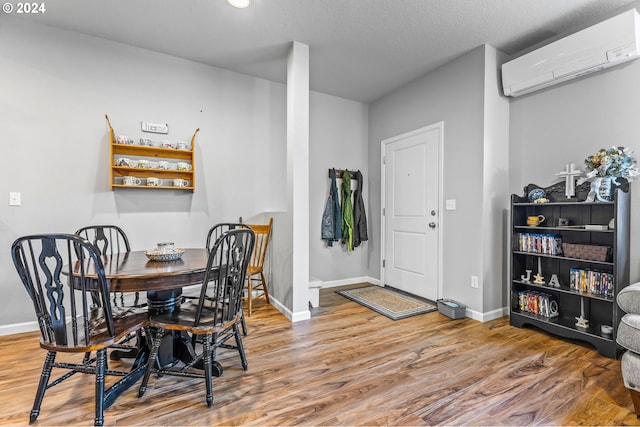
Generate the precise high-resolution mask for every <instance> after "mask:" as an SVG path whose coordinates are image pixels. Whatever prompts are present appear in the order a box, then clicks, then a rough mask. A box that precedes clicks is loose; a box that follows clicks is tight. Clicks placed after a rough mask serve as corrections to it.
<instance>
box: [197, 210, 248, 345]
mask: <svg viewBox="0 0 640 427" xmlns="http://www.w3.org/2000/svg"><path fill="white" fill-rule="evenodd" d="M237 228H248V226H247V225H246V224H242V223H235V222H221V223H219V224H216V225H214V226H213V227H211V228H210V229H209V232H208V233H207V244H206V246H207V250H208V251H209V252H211V249H212V247H213V245H214V244H215V243H216V242H217V241H218V239H219V238H220V237H222V235H223V234H225V233H226V232H228V231H230V230H235V229H237ZM240 323H241V324H242V334H243V335H244V336H245V337H246V336H247V322H245V320H244V310H243V311H242V317H241V319H240Z"/></svg>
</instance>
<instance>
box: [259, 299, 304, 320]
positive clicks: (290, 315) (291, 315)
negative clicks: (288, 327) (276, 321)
mask: <svg viewBox="0 0 640 427" xmlns="http://www.w3.org/2000/svg"><path fill="white" fill-rule="evenodd" d="M269 302H270V303H271V305H272V306H274V307H275V308H276V310H278V311H279V312H280V313H282V314H283V315H284V316H285V317H286V318H287V319H289V320H290V321H291V322H292V323H295V322H301V321H303V320H309V319H311V312H310V311H309V310H303V311H300V312H297V313H294V312H292V311H291V310H289V308H287V307H286V306H285V305H284V304H282V303H281V302H280V301H278V300H277V299H275V298H274V297H273V296H272V295H269Z"/></svg>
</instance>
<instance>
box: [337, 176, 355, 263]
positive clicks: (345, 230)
mask: <svg viewBox="0 0 640 427" xmlns="http://www.w3.org/2000/svg"><path fill="white" fill-rule="evenodd" d="M340 195H341V200H342V244H343V245H347V250H349V251H352V250H353V203H352V202H351V172H349V170H348V169H345V170H344V172H342V184H341V185H340Z"/></svg>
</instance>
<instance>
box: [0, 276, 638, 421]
mask: <svg viewBox="0 0 640 427" xmlns="http://www.w3.org/2000/svg"><path fill="white" fill-rule="evenodd" d="M336 289H337V288H333V289H323V290H321V293H320V304H321V307H320V308H318V309H314V310H313V317H312V319H311V320H308V321H304V322H298V323H296V324H292V323H290V322H289V321H288V320H287V319H286V318H285V317H284V316H282V315H281V314H280V313H279V312H278V311H277V310H275V309H274V308H273V307H271V306H268V305H265V304H263V303H262V302H261V301H262V300H258V302H257V305H256V308H255V311H254V313H253V315H252V317H250V318H247V323H248V328H249V335H248V336H247V337H245V339H244V344H245V347H246V350H247V357H248V360H249V370H248V371H246V372H245V371H243V370H242V368H241V366H240V362H239V358H238V356H237V353H236V352H233V351H231V350H220V351H219V353H218V361H220V363H222V365H223V366H224V367H225V372H224V375H223V376H222V377H220V378H216V379H214V399H215V401H214V406H213V408H210V409H208V408H207V406H206V403H205V393H204V383H203V382H202V381H200V380H197V379H187V378H177V377H167V376H165V377H162V378H156V377H154V376H152V377H151V380H150V383H149V389H148V390H147V393H146V394H145V396H144V397H143V398H141V399H138V398H137V386H138V385H139V383H138V384H136V386H134V387H133V388H131V389H130V390H127V391H126V392H125V393H124V394H123V395H122V396H121V397H120V398H119V399H118V400H117V401H116V402H115V404H114V405H113V406H111V407H110V408H109V409H107V410H106V411H105V425H175V426H178V425H640V422H639V421H638V420H637V419H636V416H635V414H634V413H633V406H632V404H631V400H630V397H629V393H628V390H627V389H625V388H624V385H623V384H622V377H621V374H620V361H618V360H612V359H609V358H606V357H603V356H600V355H599V354H598V353H597V352H596V351H595V350H594V349H592V348H591V347H589V346H588V345H581V344H576V343H570V342H567V341H564V340H561V339H558V338H555V337H553V336H551V335H547V334H545V333H544V332H541V331H539V330H537V329H533V328H523V329H518V328H514V327H511V326H509V322H508V319H507V318H506V317H504V318H501V319H497V320H494V321H491V322H486V323H480V322H477V321H474V320H471V319H464V320H451V319H449V318H448V317H445V316H443V315H441V314H439V313H438V312H433V313H428V314H424V315H420V316H415V317H411V318H409V319H404V320H398V321H392V320H389V319H387V318H386V317H384V316H381V315H379V314H377V313H375V312H373V311H371V310H369V309H367V308H365V307H362V306H360V305H359V304H357V303H355V302H352V301H350V300H348V299H346V298H344V297H342V296H339V295H337V294H335V292H334V291H335V290H336ZM44 356H45V352H44V350H40V348H39V346H38V334H37V333H25V334H17V335H12V336H5V337H0V425H26V424H28V415H29V411H30V409H31V405H32V402H33V397H34V393H35V390H36V387H37V381H38V378H39V376H40V369H41V367H42V362H43V360H44ZM60 359H61V360H62V358H61V357H60ZM110 363H111V365H112V366H114V367H116V366H119V365H118V363H117V362H110ZM92 424H93V378H92V377H91V376H88V375H76V376H74V377H72V378H71V379H69V380H67V381H65V382H64V383H62V384H61V385H58V386H56V387H54V388H52V389H50V390H48V391H47V394H46V395H45V398H44V403H43V405H42V411H41V414H40V417H39V418H38V423H37V425H41V426H44V425H92Z"/></svg>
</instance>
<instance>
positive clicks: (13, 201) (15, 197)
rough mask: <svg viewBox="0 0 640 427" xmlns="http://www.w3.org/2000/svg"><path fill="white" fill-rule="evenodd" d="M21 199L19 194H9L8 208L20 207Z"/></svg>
mask: <svg viewBox="0 0 640 427" xmlns="http://www.w3.org/2000/svg"><path fill="white" fill-rule="evenodd" d="M21 199H22V197H21V194H20V193H15V192H10V193H9V206H20V204H21V203H22V200H21Z"/></svg>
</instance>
